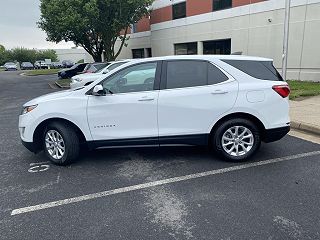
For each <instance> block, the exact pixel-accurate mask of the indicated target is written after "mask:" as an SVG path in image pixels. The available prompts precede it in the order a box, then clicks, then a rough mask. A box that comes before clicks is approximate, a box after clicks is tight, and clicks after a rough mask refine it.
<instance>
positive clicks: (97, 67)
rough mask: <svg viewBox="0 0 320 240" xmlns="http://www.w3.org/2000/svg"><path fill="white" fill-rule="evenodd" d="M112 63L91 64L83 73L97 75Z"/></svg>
mask: <svg viewBox="0 0 320 240" xmlns="http://www.w3.org/2000/svg"><path fill="white" fill-rule="evenodd" d="M109 64H110V63H89V64H87V66H86V67H85V69H84V70H83V72H82V73H96V72H98V71H100V70H101V69H103V68H105V67H106V66H108V65H109Z"/></svg>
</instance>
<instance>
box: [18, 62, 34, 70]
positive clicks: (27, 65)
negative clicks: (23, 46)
mask: <svg viewBox="0 0 320 240" xmlns="http://www.w3.org/2000/svg"><path fill="white" fill-rule="evenodd" d="M20 68H21V70H31V69H34V66H33V64H32V63H31V62H22V63H21V66H20Z"/></svg>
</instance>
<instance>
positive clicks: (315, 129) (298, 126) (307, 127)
mask: <svg viewBox="0 0 320 240" xmlns="http://www.w3.org/2000/svg"><path fill="white" fill-rule="evenodd" d="M290 125H291V128H292V129H295V130H300V131H303V132H308V133H312V134H315V135H319V136H320V127H319V126H315V125H312V124H306V123H302V122H300V123H299V122H294V121H292V122H291V124H290Z"/></svg>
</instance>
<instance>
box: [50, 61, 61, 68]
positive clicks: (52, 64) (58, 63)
mask: <svg viewBox="0 0 320 240" xmlns="http://www.w3.org/2000/svg"><path fill="white" fill-rule="evenodd" d="M51 68H63V64H62V63H61V62H52V63H51Z"/></svg>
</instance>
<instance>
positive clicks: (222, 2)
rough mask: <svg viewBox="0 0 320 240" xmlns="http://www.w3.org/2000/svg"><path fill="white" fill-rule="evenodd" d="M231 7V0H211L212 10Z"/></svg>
mask: <svg viewBox="0 0 320 240" xmlns="http://www.w3.org/2000/svg"><path fill="white" fill-rule="evenodd" d="M227 8H232V0H213V11H219V10H223V9H227Z"/></svg>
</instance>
